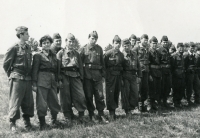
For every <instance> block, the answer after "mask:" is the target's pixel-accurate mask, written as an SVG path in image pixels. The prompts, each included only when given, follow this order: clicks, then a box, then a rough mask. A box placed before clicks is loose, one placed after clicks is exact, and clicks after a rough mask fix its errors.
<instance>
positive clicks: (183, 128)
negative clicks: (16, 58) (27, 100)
mask: <svg viewBox="0 0 200 138" xmlns="http://www.w3.org/2000/svg"><path fill="white" fill-rule="evenodd" d="M0 66H1V68H0V76H1V77H0V105H1V106H0V137H5V138H10V137H13V138H15V137H19V138H21V137H24V138H36V137H39V138H47V137H50V138H52V137H56V138H62V137H63V138H64V137H77V138H80V137H83V138H85V137H94V138H96V137H108V138H109V137H114V138H116V137H120V138H121V137H200V119H199V118H200V107H192V108H185V109H183V110H167V111H164V113H144V114H140V115H133V116H132V117H130V118H126V117H125V113H124V111H123V110H122V109H121V107H120V108H118V109H117V120H116V121H114V122H111V123H109V124H107V125H103V124H97V125H94V124H93V125H87V126H85V125H81V124H78V123H77V121H75V122H74V125H73V127H71V128H64V129H51V130H46V131H39V126H38V119H37V115H36V111H35V116H34V117H33V118H31V122H32V124H33V128H34V130H33V131H30V132H26V131H25V130H24V127H23V122H22V120H21V119H20V120H18V121H17V126H18V130H19V131H18V133H16V134H13V133H11V132H10V130H9V122H8V118H7V114H8V96H9V85H8V79H7V77H6V75H5V73H4V71H3V69H2V60H0ZM34 96H35V93H34ZM75 113H76V114H77V112H76V111H75ZM105 113H106V115H108V111H107V110H105ZM86 114H87V113H86ZM49 118H50V116H49V113H48V115H47V117H46V120H47V122H48V120H49ZM58 120H63V115H62V113H59V115H58Z"/></svg>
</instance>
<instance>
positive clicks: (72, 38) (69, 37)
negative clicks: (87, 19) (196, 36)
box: [66, 33, 75, 40]
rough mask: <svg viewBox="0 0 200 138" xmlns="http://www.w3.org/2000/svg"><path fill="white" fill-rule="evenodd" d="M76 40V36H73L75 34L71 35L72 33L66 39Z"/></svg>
mask: <svg viewBox="0 0 200 138" xmlns="http://www.w3.org/2000/svg"><path fill="white" fill-rule="evenodd" d="M68 39H69V40H75V36H74V35H73V34H71V33H69V34H68V35H67V38H66V40H68Z"/></svg>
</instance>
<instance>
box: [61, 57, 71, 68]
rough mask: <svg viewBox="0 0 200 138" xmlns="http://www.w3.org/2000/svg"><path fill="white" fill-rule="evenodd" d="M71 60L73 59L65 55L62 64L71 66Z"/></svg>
mask: <svg viewBox="0 0 200 138" xmlns="http://www.w3.org/2000/svg"><path fill="white" fill-rule="evenodd" d="M70 61H71V60H70V58H69V57H63V58H62V65H63V67H67V66H69V64H70Z"/></svg>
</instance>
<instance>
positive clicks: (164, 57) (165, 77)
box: [158, 36, 172, 107]
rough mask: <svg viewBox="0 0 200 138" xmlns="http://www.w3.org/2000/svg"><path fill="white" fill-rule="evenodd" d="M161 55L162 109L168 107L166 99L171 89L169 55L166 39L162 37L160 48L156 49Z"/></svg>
mask: <svg viewBox="0 0 200 138" xmlns="http://www.w3.org/2000/svg"><path fill="white" fill-rule="evenodd" d="M158 51H159V53H160V55H161V69H162V81H161V99H162V101H163V106H164V107H170V106H169V105H168V104H167V98H168V96H169V93H170V91H171V88H172V84H171V63H170V53H169V47H168V37H167V36H163V37H162V39H161V47H160V48H159V49H158Z"/></svg>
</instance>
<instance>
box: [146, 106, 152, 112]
mask: <svg viewBox="0 0 200 138" xmlns="http://www.w3.org/2000/svg"><path fill="white" fill-rule="evenodd" d="M147 111H148V112H151V111H152V106H151V105H150V104H148V105H147Z"/></svg>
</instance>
